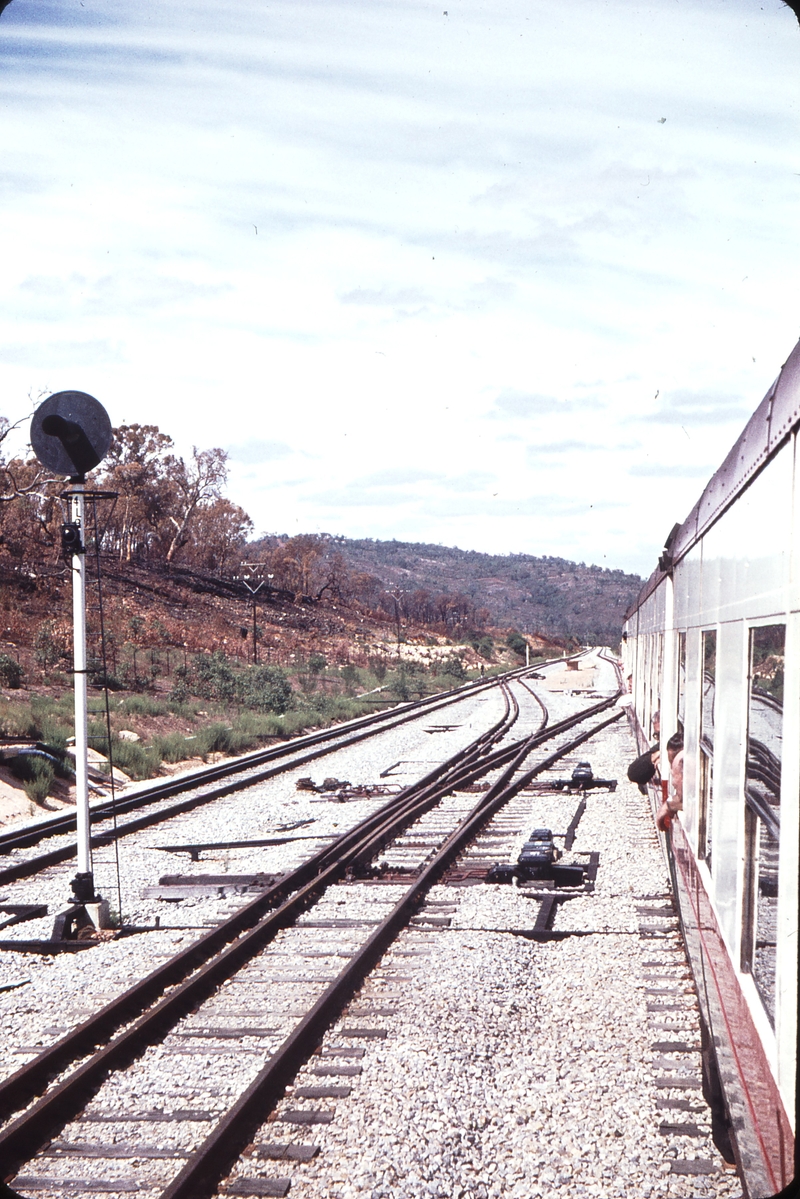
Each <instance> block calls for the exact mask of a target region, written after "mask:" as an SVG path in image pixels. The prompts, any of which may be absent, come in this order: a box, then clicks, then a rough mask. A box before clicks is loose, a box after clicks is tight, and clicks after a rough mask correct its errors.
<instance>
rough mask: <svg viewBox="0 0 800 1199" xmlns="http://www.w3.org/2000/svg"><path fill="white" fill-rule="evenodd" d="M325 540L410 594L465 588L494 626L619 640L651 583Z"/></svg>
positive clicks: (529, 559) (503, 557) (590, 571)
mask: <svg viewBox="0 0 800 1199" xmlns="http://www.w3.org/2000/svg"><path fill="white" fill-rule="evenodd" d="M268 540H269V541H273V539H268ZM324 541H325V542H326V543H327V554H328V555H330V554H332V553H336V552H338V553H339V554H341V556H342V558H343V559H344V561H345V563H346V565H347V567H348V569H349V570H350V571H351V572H353V574H356V573H358V574H364V575H372V576H374V578H375V580H376V582H377V581H378V580H380V582H381V583H382V584H383V587H384V588H385V589H386V590H387V591H392V590H395V591H398V594H399V593H400V592H402V593H404V595H405V596H408V600H409V601H410V599H411V595H410V593H414V592H417V591H427V592H430V593H431V595H432V596H436V595H441V594H442V593H450V594H461V595H464V596H467V597H469V599H470V600H471V601H472V604H473V605H474V606H475V608H486V609H488V614H489V620H490V622H491V623H492V624H493V625H497V626H500V627H504V626H514V627H516V628H518V629H519V630H520V631H521V632H525V633H538V632H540V633H544V634H546V635H548V636H551V637H574V638H576V639H577V640H579V641H581V642H593V643H606V644H613V645H616V644H618V642H619V637H620V632H621V629H622V617H623V614H624V612H625V610H626V608H627V607H628V605H629V604H630V602H631V600H632V599H633V598H634V597H635V595H636V594H637V592H638V591H639V589H640V587H641V586H642V582H643V580H642V579H641V578H639V576H638V575H633V574H626V573H625V572H624V571H621V570H605V569H603V568H602V567H600V566H585V565H584V564H583V563H575V562H568V561H566V559H564V558H549V557H548V558H537V557H534V556H533V555H531V554H481V553H477V552H475V551H474V550H461V549H457V548H455V547H451V546H442V545H429V544H426V543H419V542H408V541H373V540H372V539H371V538H367V539H364V540H354V539H350V538H346V537H324ZM273 544H274V541H273ZM398 589H399V590H398ZM404 606H407V603H405V604H404Z"/></svg>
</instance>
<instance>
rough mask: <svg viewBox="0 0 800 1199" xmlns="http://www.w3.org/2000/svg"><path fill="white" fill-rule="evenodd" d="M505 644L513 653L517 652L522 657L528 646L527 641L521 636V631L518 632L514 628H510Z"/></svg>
mask: <svg viewBox="0 0 800 1199" xmlns="http://www.w3.org/2000/svg"><path fill="white" fill-rule="evenodd" d="M506 645H507V646H508V648H509V649H510V650H512V651H513V652H514V653H515V654H519V655H520V657H522V658H524V657H525V651H526V649H527V648H528V643H527V641H526V640H525V638H524V637H523V636H522V633H518V632H517V630H516V629H512V630H511V632H510V633H509V634H508V636H507V637H506Z"/></svg>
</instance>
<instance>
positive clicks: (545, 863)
mask: <svg viewBox="0 0 800 1199" xmlns="http://www.w3.org/2000/svg"><path fill="white" fill-rule="evenodd" d="M560 857H561V851H560V850H559V849H557V848H556V846H555V845H554V843H553V834H552V832H551V831H550V829H549V828H535V829H534V830H533V832H532V833H531V835H530V840H528V841H526V842H525V844H524V845H523V847H522V850H521V851H520V855H519V857H518V858H517V876H518V877H519V878H521V879H538V878H551V877H552V874H553V866H554V865H555V863H556V862H557V860H558V859H559V858H560Z"/></svg>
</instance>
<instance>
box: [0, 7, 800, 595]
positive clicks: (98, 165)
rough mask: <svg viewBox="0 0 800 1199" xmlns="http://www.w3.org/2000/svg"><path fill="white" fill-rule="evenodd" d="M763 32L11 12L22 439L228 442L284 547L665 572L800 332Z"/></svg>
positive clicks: (8, 293) (375, 10)
mask: <svg viewBox="0 0 800 1199" xmlns="http://www.w3.org/2000/svg"><path fill="white" fill-rule="evenodd" d="M765 9H766V11H761V9H760V8H759V6H758V5H753V4H752V3H751V2H750V0H683V2H682V3H681V4H680V5H675V4H673V3H671V2H670V0H650V2H649V3H646V4H644V5H639V6H633V5H631V4H630V3H629V2H628V0H610V2H609V3H607V4H603V5H598V4H597V3H596V2H595V0H574V3H572V4H570V5H569V6H564V5H563V4H562V3H560V0H540V2H539V3H538V4H536V5H534V6H532V7H531V6H530V5H528V4H523V3H522V0H510V2H509V3H508V4H505V5H503V6H499V7H498V6H493V7H492V8H491V9H486V7H485V6H482V5H480V4H478V3H477V0H459V3H458V7H457V8H452V9H448V12H449V14H450V15H449V16H448V17H447V18H445V17H443V15H442V10H441V8H439V9H436V8H434V7H433V6H432V5H430V4H427V3H424V2H423V0H369V2H367V0H293V2H292V3H289V0H275V2H273V3H272V4H270V5H269V7H265V6H263V5H257V4H255V3H253V0H230V3H228V4H226V5H225V6H224V7H223V8H220V7H219V6H218V5H212V4H210V3H208V0H190V2H188V3H183V4H181V5H179V6H164V5H159V4H156V3H155V2H154V0H143V2H142V3H141V4H139V5H136V6H131V5H129V4H123V3H122V0H103V2H102V3H101V0H84V2H83V3H82V4H81V5H77V4H75V3H68V0H46V2H45V0H36V3H34V2H33V0H13V3H12V4H11V5H10V6H9V7H8V8H6V9H5V11H4V12H3V15H2V18H0V99H2V102H3V106H4V112H5V120H4V123H3V126H2V129H0V163H2V170H0V204H1V205H2V221H0V254H2V261H3V273H2V277H1V278H0V315H2V321H3V332H2V344H0V381H2V386H3V395H4V399H5V408H6V411H7V414H8V415H9V416H11V417H14V416H16V415H18V414H19V413H21V412H22V411H24V410H26V405H27V395H28V392H29V390H33V392H34V394H35V393H36V391H37V390H38V389H39V388H40V387H43V386H47V387H51V388H52V389H53V390H56V389H59V388H62V387H77V388H79V389H81V390H85V391H89V392H91V393H92V394H95V395H97V396H98V398H100V399H101V400H102V401H103V402H104V403H106V405H107V407H108V408H109V411H110V413H111V415H112V418H113V419H114V421H115V422H116V421H118V420H120V419H121V418H122V416H123V414H124V415H125V416H126V417H127V419H129V420H141V421H148V422H153V423H158V424H160V425H161V427H162V428H164V430H165V431H167V432H169V433H171V434H172V435H173V436H174V437H175V439H176V442H177V443H178V446H179V448H180V449H182V450H184V451H185V450H187V449H188V448H189V447H190V446H191V445H192V444H207V445H213V444H220V443H222V444H227V445H229V446H232V447H233V449H232V450H231V456H232V498H234V499H235V500H237V501H238V502H240V503H242V504H243V505H244V506H245V507H246V508H247V509H248V510H249V511H250V513H251V515H252V516H253V519H254V521H255V523H256V525H257V526H258V527H259V528H262V527H263V528H283V529H287V530H291V531H298V530H299V529H304V528H308V529H336V530H337V531H338V532H341V533H352V534H353V535H365V536H369V535H372V536H376V537H392V536H395V535H396V536H398V537H403V538H412V539H419V540H424V541H443V542H448V541H449V542H454V543H458V544H460V545H463V546H466V547H467V548H470V547H473V548H476V549H482V550H498V551H501V550H502V551H513V550H518V551H525V552H530V553H555V554H563V555H565V556H575V557H577V558H578V559H581V560H585V561H590V560H596V561H599V562H602V564H603V565H619V566H624V567H627V568H631V567H635V568H638V569H640V570H642V571H645V572H648V571H649V567H650V565H651V563H652V561H653V560H654V558H655V556H656V555H657V553H658V551H659V549H660V546H661V541H662V540H663V532H664V530H668V529H669V528H670V527H671V525H672V523H673V522H674V520H675V519H681V518H682V517H683V516H684V515H685V514H686V512H688V510H689V508H690V507H691V505H692V503H693V502H694V499H695V498H696V495H697V492H698V491H699V489H700V486H701V485H702V482H703V474H702V472H704V471H705V470H706V469H707V466H708V463H709V462H720V461H721V460H722V459H723V457H724V456H725V453H726V452H727V449H728V448H729V445H730V444H731V442H732V441H733V440H734V439H735V437H736V435H737V433H738V430H739V427H740V426H741V424H743V423H744V419H746V416H747V415H748V414H749V412H750V411H752V409H753V408H755V406H756V404H757V403H758V401H759V400H760V398H761V396H762V395H763V394H764V392H765V390H766V388H767V386H768V385H769V383H770V382H771V380H772V378H773V377H774V375H775V374H776V373H777V369H778V367H779V366H780V363H781V362H782V361H784V360H785V358H786V356H787V354H788V352H789V350H790V348H791V345H792V344H793V341H794V339H795V336H796V325H797V319H796V313H797V302H796V295H795V291H794V279H795V278H796V276H797V273H798V267H800V252H799V250H798V244H797V239H796V195H797V177H796V174H795V171H796V163H795V162H794V159H793V147H794V145H795V144H796V138H797V116H796V108H795V106H794V101H795V87H796V79H797V76H798V71H799V69H800V31H798V29H797V26H796V21H795V19H794V17H793V15H792V13H791V12H790V11H789V10H788V9H782V8H781V7H780V6H779V5H777V4H775V5H771V6H769V7H767V6H765ZM662 117H666V121H665V122H663V123H662V121H661V118H662ZM753 359H755V360H756V361H755V362H754V361H753ZM656 393H658V398H657V399H654V397H655V396H656ZM637 439H638V440H640V441H641V442H642V443H644V445H645V447H646V448H645V450H642V449H641V448H640V447H638V444H637ZM651 441H653V442H657V444H651ZM645 455H649V456H645ZM661 461H665V462H673V463H675V464H676V467H675V469H674V470H673V471H672V478H673V483H672V485H671V486H670V487H669V488H666V487H665V486H664V478H663V476H661V475H659V474H658V473H657V471H658V469H659V468H658V463H660V462H661ZM651 463H652V469H653V471H654V473H653V474H650V470H651ZM540 475H541V477H540ZM545 479H546V484H545V483H544V482H543V480H545ZM532 497H534V498H532Z"/></svg>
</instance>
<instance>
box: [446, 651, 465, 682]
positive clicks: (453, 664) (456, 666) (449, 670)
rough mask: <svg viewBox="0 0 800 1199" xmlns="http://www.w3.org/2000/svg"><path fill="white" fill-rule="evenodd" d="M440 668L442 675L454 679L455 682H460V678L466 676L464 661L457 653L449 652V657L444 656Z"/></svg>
mask: <svg viewBox="0 0 800 1199" xmlns="http://www.w3.org/2000/svg"><path fill="white" fill-rule="evenodd" d="M440 669H441V672H442V674H443V675H446V676H447V677H448V678H449V679H454V680H455V681H456V682H461V680H462V679H465V678H466V677H467V672H466V670H465V669H464V663H463V662H462V661H461V659H460V658H459V656H458V654H451V655H450V657H449V658H445V660H444V662H442V664H441V668H440Z"/></svg>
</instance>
